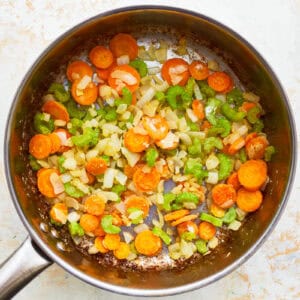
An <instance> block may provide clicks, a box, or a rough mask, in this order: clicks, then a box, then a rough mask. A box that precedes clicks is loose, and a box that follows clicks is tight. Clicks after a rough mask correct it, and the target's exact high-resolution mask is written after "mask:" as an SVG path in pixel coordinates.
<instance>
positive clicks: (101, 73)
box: [96, 61, 117, 81]
mask: <svg viewBox="0 0 300 300" xmlns="http://www.w3.org/2000/svg"><path fill="white" fill-rule="evenodd" d="M116 66H117V63H116V62H115V61H113V63H112V64H111V65H110V66H109V67H108V68H106V69H96V73H97V76H98V77H99V78H100V79H101V80H103V81H107V80H108V77H109V74H110V72H111V70H112V69H113V68H114V67H116Z"/></svg>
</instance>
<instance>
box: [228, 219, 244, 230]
mask: <svg viewBox="0 0 300 300" xmlns="http://www.w3.org/2000/svg"><path fill="white" fill-rule="evenodd" d="M241 225H242V223H241V222H240V221H237V220H234V221H233V222H231V223H230V224H229V226H228V229H230V230H234V231H237V230H239V229H240V227H241Z"/></svg>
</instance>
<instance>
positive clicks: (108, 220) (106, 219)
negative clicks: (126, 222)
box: [101, 215, 121, 234]
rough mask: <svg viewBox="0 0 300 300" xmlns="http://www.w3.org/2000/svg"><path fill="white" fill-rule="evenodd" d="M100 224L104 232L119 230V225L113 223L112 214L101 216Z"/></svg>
mask: <svg viewBox="0 0 300 300" xmlns="http://www.w3.org/2000/svg"><path fill="white" fill-rule="evenodd" d="M101 226H102V228H103V230H104V231H105V232H106V233H110V234H117V233H119V232H121V229H120V227H118V226H115V225H113V216H112V215H106V216H103V217H102V218H101Z"/></svg>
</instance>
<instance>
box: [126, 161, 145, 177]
mask: <svg viewBox="0 0 300 300" xmlns="http://www.w3.org/2000/svg"><path fill="white" fill-rule="evenodd" d="M140 166H141V165H139V164H136V165H134V167H131V166H130V165H126V166H125V167H124V170H123V172H124V174H125V175H126V176H127V177H128V178H129V179H132V177H133V174H134V172H135V171H136V170H137V169H138V168H139V167H140Z"/></svg>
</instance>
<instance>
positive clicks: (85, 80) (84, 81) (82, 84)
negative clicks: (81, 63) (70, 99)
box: [77, 75, 92, 90]
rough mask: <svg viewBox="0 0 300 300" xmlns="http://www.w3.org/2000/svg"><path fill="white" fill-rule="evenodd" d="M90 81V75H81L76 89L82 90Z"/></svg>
mask: <svg viewBox="0 0 300 300" xmlns="http://www.w3.org/2000/svg"><path fill="white" fill-rule="evenodd" d="M91 82H92V77H90V76H88V75H84V76H83V77H82V79H81V80H80V81H79V83H78V85H77V89H78V90H84V89H85V88H86V87H87V86H88V85H89V83H91Z"/></svg>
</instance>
